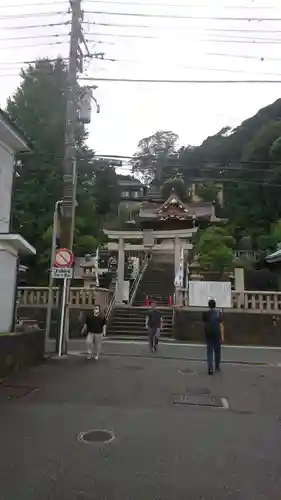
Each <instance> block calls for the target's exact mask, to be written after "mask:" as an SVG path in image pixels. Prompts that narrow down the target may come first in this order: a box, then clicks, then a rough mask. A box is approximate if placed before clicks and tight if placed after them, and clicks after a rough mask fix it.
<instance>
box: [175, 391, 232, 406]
mask: <svg viewBox="0 0 281 500" xmlns="http://www.w3.org/2000/svg"><path fill="white" fill-rule="evenodd" d="M174 404H180V405H188V406H212V407H215V408H224V407H225V406H224V404H223V400H222V399H221V398H217V397H215V396H210V395H209V394H184V395H181V396H178V397H177V398H176V399H174Z"/></svg>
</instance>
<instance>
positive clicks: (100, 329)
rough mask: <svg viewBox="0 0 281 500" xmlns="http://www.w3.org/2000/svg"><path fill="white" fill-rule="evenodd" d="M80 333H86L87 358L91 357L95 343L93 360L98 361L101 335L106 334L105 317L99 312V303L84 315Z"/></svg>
mask: <svg viewBox="0 0 281 500" xmlns="http://www.w3.org/2000/svg"><path fill="white" fill-rule="evenodd" d="M82 333H87V336H86V344H87V352H88V355H87V359H92V357H93V351H94V344H95V350H96V354H95V360H96V361H98V359H99V356H100V353H101V348H102V337H103V336H104V335H105V334H106V319H105V317H104V316H103V315H102V314H101V310H100V306H99V305H96V306H95V307H94V309H93V311H91V312H90V313H88V314H87V315H86V318H85V324H84V327H83V329H82Z"/></svg>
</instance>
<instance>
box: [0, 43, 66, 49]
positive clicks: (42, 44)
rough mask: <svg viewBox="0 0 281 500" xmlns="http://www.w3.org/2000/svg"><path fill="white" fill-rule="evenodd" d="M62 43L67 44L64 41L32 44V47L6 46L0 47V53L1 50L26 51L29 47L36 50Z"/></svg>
mask: <svg viewBox="0 0 281 500" xmlns="http://www.w3.org/2000/svg"><path fill="white" fill-rule="evenodd" d="M64 43H67V41H66V40H64V41H58V42H46V43H42V42H40V43H39V44H38V43H37V44H32V45H29V44H28V45H21V44H20V45H8V46H5V47H0V51H1V50H12V49H26V48H31V47H35V48H38V47H44V46H47V45H49V46H50V45H53V46H55V45H61V44H64Z"/></svg>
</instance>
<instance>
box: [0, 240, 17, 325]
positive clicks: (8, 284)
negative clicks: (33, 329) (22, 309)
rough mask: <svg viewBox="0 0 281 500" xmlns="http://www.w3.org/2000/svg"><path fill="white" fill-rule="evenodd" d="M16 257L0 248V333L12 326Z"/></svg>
mask: <svg viewBox="0 0 281 500" xmlns="http://www.w3.org/2000/svg"><path fill="white" fill-rule="evenodd" d="M16 267H17V257H16V255H13V254H11V253H9V252H8V251H7V250H3V249H2V248H1V247H0V333H2V332H9V331H10V329H11V326H12V320H13V312H14V299H15V282H16Z"/></svg>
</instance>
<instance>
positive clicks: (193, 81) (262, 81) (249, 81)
mask: <svg viewBox="0 0 281 500" xmlns="http://www.w3.org/2000/svg"><path fill="white" fill-rule="evenodd" d="M80 80H88V81H89V80H91V81H97V82H115V83H118V82H119V83H168V84H175V83H177V84H193V83H198V84H209V83H210V84H211V83H212V84H221V83H227V84H232V83H235V84H236V83H278V84H280V83H281V80H246V79H245V80H165V79H162V80H158V79H141V78H139V79H138V78H94V77H90V76H83V77H80Z"/></svg>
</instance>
